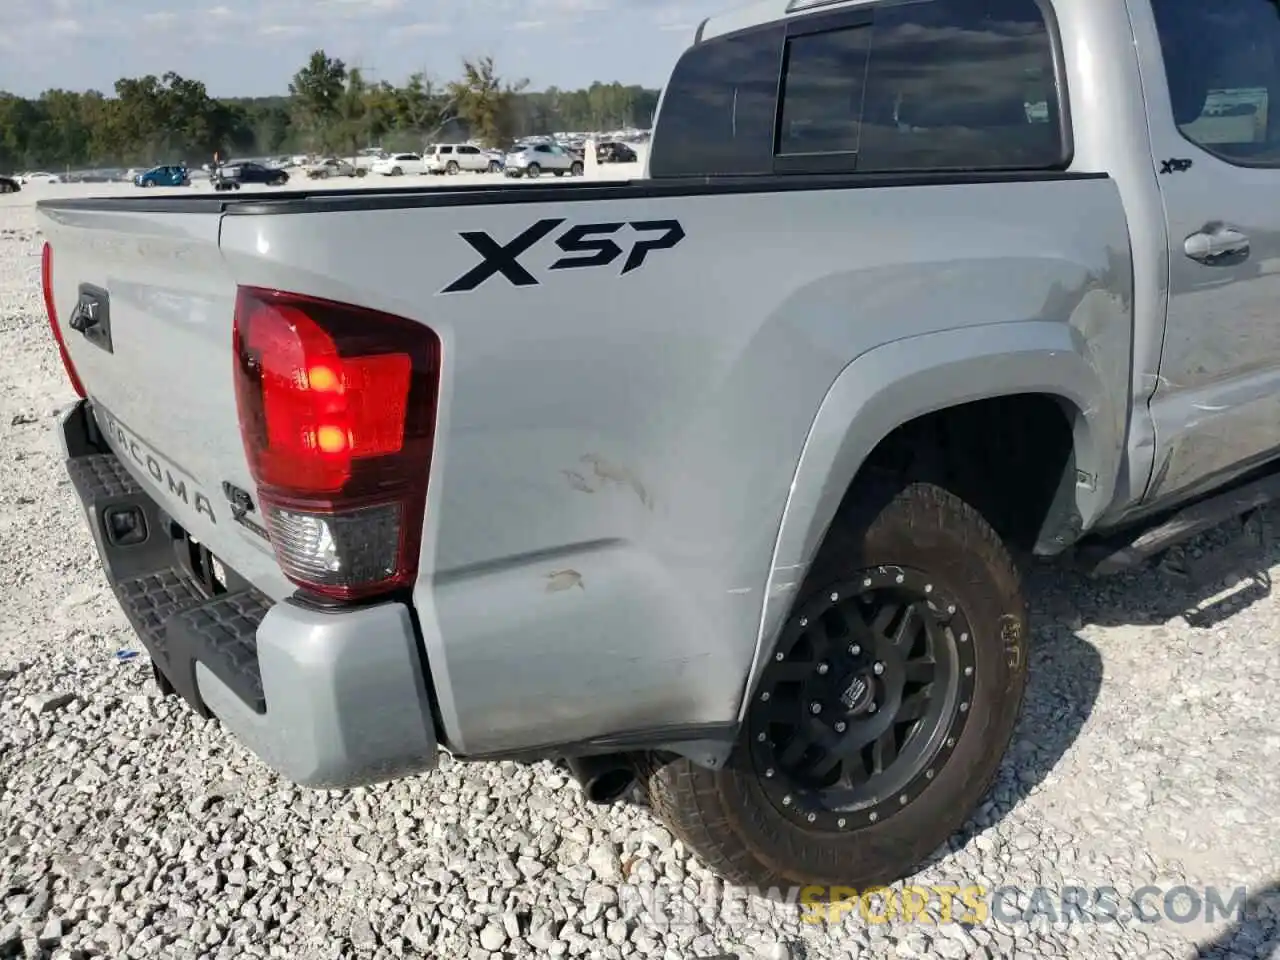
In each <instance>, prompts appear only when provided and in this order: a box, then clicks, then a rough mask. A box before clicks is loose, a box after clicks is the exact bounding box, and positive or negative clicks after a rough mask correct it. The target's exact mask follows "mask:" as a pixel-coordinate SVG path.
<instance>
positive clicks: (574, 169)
mask: <svg viewBox="0 0 1280 960" xmlns="http://www.w3.org/2000/svg"><path fill="white" fill-rule="evenodd" d="M582 170H583V167H582V161H580V160H575V161H573V164H572V165H571V166H570V167H569V176H571V177H580V176H582Z"/></svg>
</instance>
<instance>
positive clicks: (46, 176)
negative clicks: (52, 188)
mask: <svg viewBox="0 0 1280 960" xmlns="http://www.w3.org/2000/svg"><path fill="white" fill-rule="evenodd" d="M16 179H17V181H18V182H19V183H61V182H62V177H60V176H59V175H58V174H56V173H46V172H45V171H43V170H37V171H33V172H31V173H24V174H22V175H21V176H19V177H17V178H16Z"/></svg>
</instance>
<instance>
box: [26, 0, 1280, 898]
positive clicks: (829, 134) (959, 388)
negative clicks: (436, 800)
mask: <svg viewBox="0 0 1280 960" xmlns="http://www.w3.org/2000/svg"><path fill="white" fill-rule="evenodd" d="M1278 62H1280V16H1277V10H1276V6H1275V4H1274V3H1273V2H1272V0H1233V2H1232V3H1230V4H1208V3H1205V2H1203V0H1116V2H1112V3H1059V4H1056V5H1055V4H1054V3H1053V2H1052V0H921V2H912V3H896V2H893V3H890V2H883V3H881V2H856V0H855V2H847V0H846V2H830V0H791V2H790V3H788V2H787V0H765V2H758V3H755V4H753V5H751V6H749V7H746V8H744V9H742V10H741V11H739V12H736V13H729V14H726V15H723V16H720V17H717V18H714V19H711V20H708V21H707V22H705V23H703V24H702V25H701V27H700V28H699V29H698V31H697V36H696V37H695V38H694V42H693V43H692V45H691V46H690V47H689V48H688V49H687V51H686V52H685V53H684V54H683V55H682V57H681V58H680V59H679V61H678V63H677V65H676V67H675V69H674V73H673V75H672V77H671V79H670V82H669V83H668V84H667V86H666V88H665V92H664V96H663V100H662V102H661V105H660V108H659V112H658V116H657V120H656V125H655V131H654V136H653V143H652V152H651V156H650V159H649V160H648V168H647V171H646V175H645V176H644V177H643V178H642V179H639V180H636V181H632V182H626V183H605V182H600V181H594V182H593V181H591V180H585V181H576V182H574V183H567V182H565V183H552V184H550V185H520V184H509V185H471V186H467V185H463V186H452V185H451V186H447V187H441V188H423V187H411V188H400V189H368V190H359V189H346V190H339V191H326V192H311V193H308V192H305V191H303V192H283V193H280V192H277V193H272V194H270V195H258V196H254V195H250V194H241V195H238V196H235V197H230V198H228V197H225V196H221V195H219V196H214V195H212V194H210V195H206V196H189V197H188V196H184V197H182V198H170V197H164V198H154V199H153V198H136V199H135V198H129V199H110V198H105V199H81V200H46V201H42V202H41V203H40V205H39V217H40V223H41V227H42V229H43V231H44V233H45V235H46V237H47V239H48V246H47V247H46V249H45V258H44V288H45V296H46V300H47V305H48V309H49V314H50V320H51V322H52V325H53V331H54V334H55V338H56V340H57V344H58V347H59V349H60V350H61V351H62V356H63V359H64V361H65V365H66V370H67V373H68V375H69V376H70V378H71V379H72V381H73V383H74V385H75V386H76V388H77V389H78V391H79V393H80V395H81V397H82V398H83V399H82V400H81V402H79V403H78V404H77V405H76V406H75V407H74V409H72V410H71V411H70V413H69V414H68V415H67V416H66V418H65V421H64V422H63V423H62V425H61V434H62V442H63V444H64V448H65V451H66V458H67V467H68V470H69V471H70V474H71V477H72V478H73V480H74V484H75V487H76V490H77V491H78V493H79V496H80V497H81V499H82V500H83V502H84V504H85V507H86V511H87V515H88V519H89V525H90V527H91V529H92V531H93V534H94V537H95V539H96V542H97V548H98V551H99V553H100V555H101V560H102V564H103V567H104V568H105V571H106V575H107V577H108V579H109V580H110V582H111V584H112V586H113V588H114V590H115V592H116V595H117V596H118V598H119V601H120V603H121V605H122V607H123V608H124V610H125V612H126V613H127V614H128V616H129V618H130V620H131V622H132V623H133V624H134V625H135V626H136V628H137V631H138V633H139V635H140V636H141V638H142V641H143V642H144V644H145V645H146V647H147V649H148V651H149V652H150V655H151V658H152V660H153V661H154V664H155V672H156V678H157V681H158V682H159V683H160V684H161V686H162V687H163V688H164V689H165V690H166V691H174V692H176V693H178V694H180V695H181V696H182V697H183V698H185V699H186V700H187V701H188V702H189V703H190V704H191V705H192V706H193V707H194V708H195V709H196V710H198V711H200V712H201V713H203V714H206V715H212V716H215V717H217V718H218V719H219V720H220V721H221V723H222V724H223V725H224V726H225V727H226V728H227V729H229V730H230V731H232V732H233V733H234V734H235V735H237V736H238V737H239V738H241V739H242V740H243V741H244V742H245V743H246V744H248V745H249V746H250V747H251V748H252V749H253V750H254V751H256V753H257V754H258V755H259V756H261V758H262V759H263V760H264V761H265V762H266V763H267V764H269V765H270V766H272V767H274V768H275V769H276V770H278V771H279V772H280V773H281V774H283V775H284V776H285V777H287V778H289V779H291V780H293V781H296V782H298V783H301V784H307V785H312V786H317V787H327V788H334V787H343V786H348V785H357V784H367V783H370V782H374V781H379V780H384V779H387V778H394V777H403V776H408V775H414V774H420V773H423V772H425V771H428V770H430V769H431V767H432V766H433V765H434V764H435V763H436V758H437V753H438V750H439V749H444V750H447V751H449V752H450V753H451V754H453V755H455V756H457V757H460V758H465V759H473V760H483V759H493V758H508V759H510V758H515V759H519V760H525V759H527V760H538V759H544V758H545V759H553V760H556V761H557V762H561V763H563V764H566V765H567V766H568V767H569V768H570V769H572V770H573V771H574V773H575V775H576V776H577V777H578V778H579V780H580V781H581V782H582V784H583V786H584V790H585V792H586V794H587V796H588V797H589V798H590V799H592V800H594V801H597V802H614V801H618V800H624V799H639V798H641V797H644V796H647V798H648V800H649V802H650V803H651V805H652V807H653V808H654V809H655V811H656V812H657V813H658V814H659V815H660V816H662V817H663V818H665V819H666V820H667V821H668V822H669V823H670V824H671V825H672V827H673V829H674V831H675V833H676V835H677V836H679V837H680V838H681V839H683V840H684V841H685V842H686V843H687V844H688V845H689V846H691V847H692V848H693V849H694V850H695V851H696V852H698V853H699V854H700V855H701V856H702V857H703V858H704V860H705V861H706V862H707V863H708V864H710V865H711V866H712V867H713V868H714V869H716V870H717V871H719V872H720V873H721V874H722V875H723V876H724V877H726V878H728V879H730V880H732V881H735V882H741V883H748V884H757V885H766V884H767V885H775V884H778V883H813V884H842V885H852V886H855V887H859V886H863V885H865V884H867V883H870V882H873V881H878V880H884V879H888V878H892V877H896V876H900V875H902V874H904V873H907V872H909V871H911V869H912V868H913V866H914V865H916V864H918V863H919V862H920V860H921V859H922V858H923V857H925V856H926V855H927V854H929V853H930V852H931V851H933V850H934V849H936V848H937V847H938V846H939V845H940V844H941V843H943V842H944V841H945V840H946V839H947V838H948V836H949V835H950V834H951V833H952V832H953V831H954V830H955V829H956V828H957V827H959V826H960V825H961V824H962V822H963V821H964V820H965V818H966V816H967V815H968V814H969V812H970V811H971V810H972V809H973V808H974V807H975V805H976V804H977V803H978V802H979V801H980V800H981V798H982V797H983V795H984V792H985V791H986V789H987V788H988V786H989V784H990V783H991V781H992V778H993V776H994V774H995V773H996V770H997V768H998V766H999V764H1000V761H1001V756H1002V754H1003V752H1004V751H1005V749H1006V746H1007V744H1008V742H1009V740H1010V737H1011V732H1012V731H1013V729H1014V724H1015V721H1016V720H1017V718H1018V715H1019V709H1020V703H1021V700H1022V695H1023V689H1024V685H1025V682H1026V671H1027V660H1028V657H1027V642H1028V622H1027V609H1026V603H1025V600H1024V594H1023V587H1022V580H1021V577H1020V573H1019V569H1020V566H1021V564H1022V563H1023V562H1024V561H1026V560H1029V559H1032V558H1035V557H1049V556H1054V555H1058V554H1064V553H1067V552H1068V551H1070V552H1072V553H1073V554H1074V555H1075V557H1076V558H1077V560H1078V561H1080V562H1082V563H1087V564H1088V565H1089V566H1090V567H1091V568H1092V569H1094V570H1097V571H1100V572H1106V571H1111V570H1117V569H1122V568H1124V567H1126V566H1129V565H1132V564H1135V563H1139V562H1142V561H1143V560H1144V559H1146V558H1149V557H1151V556H1153V555H1154V554H1155V553H1157V552H1158V551H1160V550H1161V549H1163V548H1165V547H1167V546H1169V545H1170V544H1172V543H1174V542H1176V541H1177V540H1178V539H1180V538H1182V537H1185V536H1187V535H1188V534H1189V533H1192V532H1195V531H1197V530H1201V529H1204V528H1205V527H1206V526H1208V525H1211V524H1214V523H1217V522H1221V521H1222V520H1223V519H1225V518H1227V517H1230V516H1233V515H1236V514H1239V513H1241V512H1243V511H1246V510H1248V509H1250V508H1252V507H1254V506H1256V505H1258V504H1260V503H1263V502H1265V501H1266V500H1268V499H1270V498H1271V497H1272V496H1273V495H1274V494H1275V493H1276V492H1277V490H1280V482H1278V481H1277V474H1276V473H1275V472H1274V471H1275V466H1274V465H1275V463H1276V461H1277V457H1278V456H1280V426H1278V424H1280V340H1278V339H1277V337H1278V335H1280V280H1278V279H1275V278H1280V268H1278V267H1277V264H1280V101H1278V109H1277V114H1276V115H1274V116H1273V115H1272V114H1271V113H1270V94H1271V92H1272V91H1275V92H1277V95H1278V97H1280V72H1277V70H1276V64H1277V63H1278ZM1273 347H1274V349H1273ZM1032 735H1033V736H1034V733H1032ZM633 788H634V789H633ZM637 791H639V792H637Z"/></svg>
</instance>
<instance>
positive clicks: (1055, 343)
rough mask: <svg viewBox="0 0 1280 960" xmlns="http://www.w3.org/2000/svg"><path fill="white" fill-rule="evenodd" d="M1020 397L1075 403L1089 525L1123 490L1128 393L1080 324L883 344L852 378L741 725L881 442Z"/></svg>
mask: <svg viewBox="0 0 1280 960" xmlns="http://www.w3.org/2000/svg"><path fill="white" fill-rule="evenodd" d="M1125 387H1126V389H1127V384H1126V385H1125ZM1019 393H1038V394H1047V395H1051V396H1055V397H1057V398H1059V399H1060V400H1063V401H1065V402H1066V403H1068V404H1069V405H1071V406H1072V407H1074V408H1075V413H1076V416H1075V418H1074V421H1075V422H1074V424H1073V428H1072V431H1073V438H1074V447H1075V469H1076V471H1077V476H1081V475H1085V476H1088V477H1090V478H1093V482H1092V483H1091V484H1087V485H1079V484H1077V485H1075V499H1076V508H1077V511H1078V512H1079V514H1080V517H1081V519H1082V521H1083V523H1084V525H1085V527H1086V528H1087V527H1088V525H1089V524H1091V523H1092V521H1093V520H1094V519H1096V517H1097V516H1098V515H1099V514H1100V513H1101V512H1102V510H1103V509H1104V508H1105V506H1106V505H1107V503H1108V502H1109V501H1110V499H1111V497H1112V495H1113V491H1114V487H1115V479H1116V476H1117V473H1118V470H1119V465H1120V461H1121V457H1122V455H1123V439H1124V423H1125V416H1124V413H1125V410H1126V405H1127V397H1125V396H1114V397H1113V396H1112V393H1114V387H1110V388H1109V387H1108V385H1107V384H1105V383H1104V382H1103V380H1102V378H1101V376H1100V375H1099V373H1098V370H1097V368H1096V367H1095V365H1094V364H1093V363H1092V362H1091V361H1090V359H1089V356H1088V348H1087V347H1086V345H1085V341H1084V338H1083V337H1082V336H1081V334H1080V332H1079V331H1078V330H1076V329H1075V328H1074V327H1071V326H1069V325H1068V324H1065V323H1060V322H1049V321H1016V322H1011V323H996V324H987V325H983V326H977V327H965V328H961V329H954V330H946V331H942V332H939V333H929V334H923V335H921V336H918V337H909V338H905V339H902V340H895V341H893V342H891V343H888V344H885V345H883V346H879V347H876V348H874V349H873V350H870V351H868V352H866V353H864V354H861V355H860V356H858V357H857V358H856V359H854V360H853V361H852V362H851V363H849V364H848V365H847V366H846V367H845V368H844V369H843V370H842V371H841V372H840V374H839V375H838V376H837V377H836V379H835V381H834V382H833V383H832V385H831V387H830V389H829V390H828V391H827V393H826V395H825V396H824V397H823V400H822V403H821V404H820V406H819V408H818V412H817V414H816V416H815V417H814V420H813V423H812V424H811V426H810V428H809V433H808V435H807V437H806V439H805V442H804V446H803V448H802V450H801V454H800V459H799V462H798V463H797V465H796V471H795V475H794V477H793V478H792V482H791V491H790V494H789V495H788V497H787V502H786V505H785V507H784V508H783V512H782V519H781V522H780V523H779V526H778V534H777V538H776V540H775V542H774V550H773V562H772V564H771V566H770V571H769V576H768V581H767V582H766V584H765V591H764V601H763V604H762V608H761V614H760V627H759V633H758V635H757V638H756V646H755V652H754V655H753V657H752V663H751V669H750V671H749V673H748V676H747V682H746V687H745V689H744V698H743V702H742V704H741V706H740V708H739V719H740V720H741V719H742V718H743V717H744V715H745V712H746V703H747V699H746V696H745V694H746V692H747V691H750V690H753V689H755V685H756V682H757V681H758V679H759V676H760V672H761V670H762V669H763V666H764V662H765V658H766V657H767V656H768V655H769V654H770V652H771V650H772V647H773V644H774V642H775V640H776V637H777V633H778V631H779V630H780V629H781V628H782V625H783V623H784V621H785V618H786V615H787V613H788V611H789V610H790V608H791V604H792V602H793V600H794V598H795V594H796V593H797V591H798V590H799V588H800V585H801V584H802V582H803V581H804V577H805V575H806V574H807V573H808V570H809V567H810V565H811V564H812V562H813V560H814V557H815V556H816V555H817V552H818V549H819V547H820V546H821V544H822V541H823V538H824V537H825V536H826V532H827V528H828V527H829V526H830V524H831V521H832V519H833V518H834V517H835V514H836V510H837V508H838V507H839V505H840V502H841V501H842V500H843V498H844V495H845V493H846V491H847V490H848V489H849V486H850V484H851V483H852V482H853V480H854V478H855V477H856V476H857V474H858V471H859V470H860V469H861V467H862V465H863V463H864V462H865V461H866V459H867V458H868V457H869V456H870V455H871V453H872V452H873V451H874V450H875V448H876V446H877V445H878V444H879V443H880V442H881V441H882V440H883V439H884V438H885V437H887V436H888V435H889V434H890V433H892V432H893V431H894V430H895V429H896V428H897V427H899V426H901V425H902V424H904V423H907V422H909V421H911V420H914V419H916V418H917V417H921V416H924V415H925V414H929V413H934V412H936V411H939V410H944V409H946V408H948V407H954V406H958V405H960V404H964V403H969V402H972V401H976V400H985V399H991V398H994V397H999V396H1009V395H1012V394H1019Z"/></svg>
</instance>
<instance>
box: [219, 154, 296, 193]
mask: <svg viewBox="0 0 1280 960" xmlns="http://www.w3.org/2000/svg"><path fill="white" fill-rule="evenodd" d="M210 179H211V181H212V182H213V188H214V189H215V190H233V189H234V190H238V189H239V188H240V186H241V184H246V183H247V184H265V185H266V186H268V187H283V186H284V185H285V184H287V183H288V182H289V172H288V171H287V170H281V169H278V168H276V167H269V166H267V165H266V164H262V163H255V162H253V161H251V160H246V161H243V162H232V163H224V164H221V165H220V166H218V167H217V168H215V169H214V170H213V171H211V173H210Z"/></svg>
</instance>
